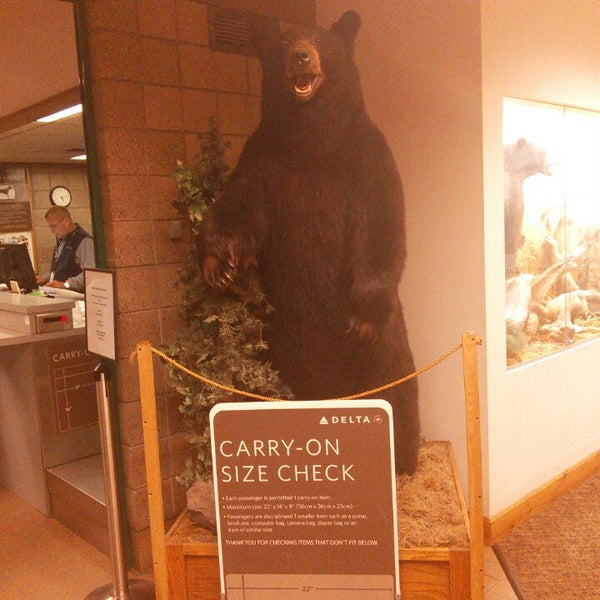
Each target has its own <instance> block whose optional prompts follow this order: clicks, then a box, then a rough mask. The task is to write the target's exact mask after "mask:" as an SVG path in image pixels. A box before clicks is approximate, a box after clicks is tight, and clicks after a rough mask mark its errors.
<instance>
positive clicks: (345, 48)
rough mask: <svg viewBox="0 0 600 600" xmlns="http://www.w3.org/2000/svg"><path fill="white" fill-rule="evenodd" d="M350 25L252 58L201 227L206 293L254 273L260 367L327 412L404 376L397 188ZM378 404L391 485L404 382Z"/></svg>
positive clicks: (407, 449) (403, 462)
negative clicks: (257, 69)
mask: <svg viewBox="0 0 600 600" xmlns="http://www.w3.org/2000/svg"><path fill="white" fill-rule="evenodd" d="M360 24H361V21H360V17H359V16H358V15H357V14H356V13H355V12H352V11H350V12H347V13H345V14H344V15H343V16H342V17H341V19H340V20H339V21H338V22H337V23H336V24H334V25H333V26H332V27H331V30H329V31H328V30H324V29H319V28H313V27H308V28H300V29H294V30H290V31H287V32H286V33H284V34H283V35H282V36H280V38H278V39H277V41H276V42H273V43H265V44H264V45H263V48H262V56H261V62H262V67H263V87H262V114H261V121H260V124H259V126H258V129H257V130H256V131H255V132H254V134H253V135H252V136H251V137H250V138H249V139H248V141H247V143H246V145H245V147H244V150H243V152H242V154H241V157H240V160H239V163H238V166H237V168H236V169H235V170H234V171H233V173H232V174H231V176H230V178H229V180H228V182H227V183H226V185H225V188H224V190H223V192H222V194H221V195H220V197H219V198H218V200H217V202H216V203H215V204H214V205H213V206H212V207H211V209H210V210H209V212H208V213H207V216H206V218H205V221H204V226H203V234H202V237H201V241H200V246H199V249H200V252H201V259H202V261H203V272H204V277H205V279H206V281H207V282H208V283H209V285H211V286H214V287H226V286H227V285H228V283H229V282H230V281H231V280H232V279H233V278H234V277H235V275H236V273H237V271H238V269H240V268H243V266H244V265H246V264H248V263H250V262H254V261H255V262H256V263H257V264H258V270H259V276H260V280H261V284H262V287H263V290H264V292H265V294H266V296H267V299H268V300H269V302H270V303H271V304H272V306H273V307H274V308H275V311H274V315H273V319H272V324H271V330H270V332H269V339H268V342H269V348H270V358H271V360H272V362H273V366H274V367H275V368H276V369H278V370H279V373H280V375H281V377H282V379H283V380H284V381H285V382H286V383H288V384H289V385H290V386H291V388H292V391H293V393H294V396H295V398H296V399H325V398H336V397H340V396H345V395H351V394H355V393H359V392H363V391H366V390H369V389H373V388H375V387H378V386H381V385H384V384H386V383H389V382H391V381H395V380H397V379H399V378H401V377H403V376H405V375H407V374H409V373H412V372H413V371H414V362H413V357H412V354H411V350H410V347H409V345H408V339H407V332H406V326H405V323H404V316H403V312H402V307H401V305H400V301H399V297H398V284H399V282H400V278H401V276H402V271H403V269H404V264H405V259H406V239H405V223H404V203H403V193H402V184H401V181H400V177H399V175H398V172H397V169H396V165H395V162H394V159H393V157H392V154H391V152H390V150H389V147H388V145H387V143H386V140H385V138H384V137H383V135H382V133H381V132H380V131H379V130H378V129H377V128H376V127H375V126H374V125H373V123H372V122H371V121H370V119H369V117H368V116H367V113H366V112H365V107H364V102H363V97H362V92H361V87H360V81H359V76H358V72H357V69H356V66H355V64H354V60H353V42H354V39H355V37H356V34H357V33H358V30H359V28H360ZM377 397H383V398H384V399H386V400H388V401H389V402H390V403H391V405H392V407H393V413H394V430H395V456H396V470H397V471H398V472H407V473H412V472H414V470H415V467H416V462H417V454H418V447H419V409H418V391H417V383H416V380H415V379H412V380H410V381H409V382H407V383H404V384H402V385H400V386H397V387H394V388H391V389H389V390H387V391H385V392H383V393H378V394H377Z"/></svg>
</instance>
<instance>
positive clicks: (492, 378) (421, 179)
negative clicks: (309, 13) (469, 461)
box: [317, 0, 600, 517]
mask: <svg viewBox="0 0 600 600" xmlns="http://www.w3.org/2000/svg"><path fill="white" fill-rule="evenodd" d="M350 8H353V9H356V10H358V11H359V12H360V14H361V15H362V17H363V28H362V30H361V32H360V33H359V38H358V40H357V52H356V57H357V62H358V66H359V69H360V71H361V74H362V82H363V91H364V94H365V98H366V104H367V109H368V110H369V112H370V114H371V115H372V117H373V119H374V121H375V122H376V123H377V124H378V125H379V126H380V127H381V129H382V130H383V132H384V134H385V135H386V137H387V139H388V141H389V143H390V145H391V146H392V150H393V151H394V154H395V156H396V159H397V161H398V165H399V168H400V172H401V175H402V177H403V180H404V185H405V192H406V207H407V228H408V243H409V245H408V256H409V258H408V265H407V270H406V274H405V277H404V280H403V282H402V285H401V295H402V298H403V302H404V305H405V307H406V319H407V323H408V331H409V336H410V338H411V344H412V347H413V350H414V353H415V358H416V362H417V366H423V365H425V364H427V363H428V362H429V361H430V360H431V359H432V358H435V357H437V356H438V355H439V354H441V352H443V351H444V350H445V349H446V348H448V347H450V346H452V345H454V343H456V342H457V341H459V338H460V335H461V333H462V332H464V331H469V330H472V331H475V332H476V333H477V334H478V335H480V336H482V337H483V338H484V345H483V347H482V348H481V350H480V353H479V359H480V360H479V365H480V373H479V374H480V391H481V397H482V404H483V406H482V410H483V425H484V428H483V429H484V431H483V435H484V440H483V442H484V458H485V463H486V464H485V474H484V484H485V488H486V489H485V504H486V514H488V515H490V516H491V517H493V516H494V515H495V514H497V513H498V512H500V511H501V510H503V509H504V508H506V507H508V506H510V505H511V504H512V503H514V502H516V501H518V500H520V499H521V498H523V497H524V496H525V495H527V494H528V493H530V492H531V491H533V490H535V489H536V488H537V487H539V486H540V485H542V484H543V483H545V482H547V481H548V480H549V479H551V478H552V477H555V476H556V475H558V474H560V473H561V472H562V471H564V470H565V469H567V468H568V467H570V466H572V465H573V464H574V463H576V462H577V461H579V460H581V459H583V458H585V457H586V456H588V455H589V454H591V453H592V452H593V451H595V450H597V449H598V447H600V427H599V426H598V425H599V423H600V403H599V402H598V390H599V389H600V370H598V368H597V365H598V362H599V360H600V341H592V342H590V343H587V344H581V345H579V346H577V347H576V348H574V349H572V350H570V351H568V352H565V353H561V354H558V355H553V356H550V357H547V358H545V359H543V360H540V361H537V362H536V363H534V364H531V365H528V366H524V367H521V368H517V369H514V370H510V371H507V369H506V356H505V323H504V236H503V222H504V213H503V210H504V201H503V189H504V183H503V154H502V98H503V96H505V95H506V96H514V97H520V98H526V99H532V100H542V101H548V102H554V103H559V104H567V105H570V106H576V107H581V108H586V109H592V110H600V78H598V57H600V36H598V33H597V32H598V31H599V30H600V5H599V4H598V3H597V2H590V1H589V0H573V1H572V2H561V1H559V0H551V1H550V2H548V1H547V0H527V1H526V2H522V1H518V0H508V1H503V2H498V1H496V0H484V1H481V2H480V1H478V0H418V1H416V2H408V1H401V2H397V1H392V0H381V1H379V2H370V1H368V0H358V1H350V0H321V1H319V2H318V3H317V20H318V22H319V24H322V25H323V26H328V25H329V24H330V23H331V22H332V21H334V20H336V19H337V18H338V17H339V15H340V14H341V13H342V12H343V11H344V10H347V9H350ZM461 378H462V375H461V365H460V357H459V356H456V355H455V356H454V357H453V358H452V359H451V360H449V361H447V362H446V363H444V364H443V365H442V366H441V367H437V368H436V369H435V370H434V371H431V372H429V373H427V374H426V375H424V376H423V377H421V378H420V389H421V412H422V418H423V432H424V434H425V436H426V437H427V438H429V439H436V438H441V439H450V440H451V441H452V443H453V446H454V447H455V451H456V453H457V454H458V458H459V463H460V464H459V466H460V471H461V476H462V479H463V482H464V481H465V468H466V460H465V456H464V445H463V441H462V440H463V439H464V437H463V436H464V426H463V414H462V406H461V405H462V397H463V392H462V379H461Z"/></svg>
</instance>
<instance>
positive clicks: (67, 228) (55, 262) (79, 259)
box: [37, 206, 96, 292]
mask: <svg viewBox="0 0 600 600" xmlns="http://www.w3.org/2000/svg"><path fill="white" fill-rule="evenodd" d="M45 219H46V223H47V224H48V227H50V230H51V231H52V233H53V234H54V235H55V237H56V245H55V246H54V252H53V254H52V262H51V263H50V273H49V274H48V275H47V276H45V277H38V278H37V282H38V285H45V286H46V287H53V288H61V289H67V290H73V291H75V292H83V289H84V285H83V269H85V268H94V267H95V266H96V261H95V259H94V241H93V239H92V236H91V235H90V234H89V233H88V232H87V231H86V230H85V229H83V227H81V225H79V224H77V223H74V222H73V218H72V217H71V213H70V212H69V211H68V210H67V209H66V208H65V207H63V206H52V207H51V208H50V209H49V210H48V212H47V213H46V214H45Z"/></svg>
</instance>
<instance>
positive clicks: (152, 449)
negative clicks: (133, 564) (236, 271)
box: [136, 341, 169, 600]
mask: <svg viewBox="0 0 600 600" xmlns="http://www.w3.org/2000/svg"><path fill="white" fill-rule="evenodd" d="M136 350H137V360H138V375H139V381H140V399H141V404H142V428H143V434H144V457H145V459H146V483H147V486H148V510H149V515H150V538H151V543H152V560H153V567H154V585H155V593H156V600H169V586H168V578H167V548H166V538H165V523H164V512H163V497H162V478H161V472H160V452H159V446H158V423H157V418H156V395H155V389H154V368H153V365H152V347H151V345H150V342H147V341H146V342H140V343H139V344H137V347H136Z"/></svg>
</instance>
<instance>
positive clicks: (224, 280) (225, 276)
mask: <svg viewBox="0 0 600 600" xmlns="http://www.w3.org/2000/svg"><path fill="white" fill-rule="evenodd" d="M238 263H239V260H238V258H237V256H236V255H234V254H230V255H229V256H228V258H227V259H226V260H223V259H220V258H219V257H218V256H216V255H214V254H209V255H208V256H206V257H205V259H204V262H203V263H202V274H203V275H204V280H205V281H206V283H207V284H208V285H209V286H210V287H212V288H216V289H220V290H222V289H226V288H228V287H229V286H230V285H231V283H232V282H233V280H234V279H235V278H236V276H237V272H238Z"/></svg>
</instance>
